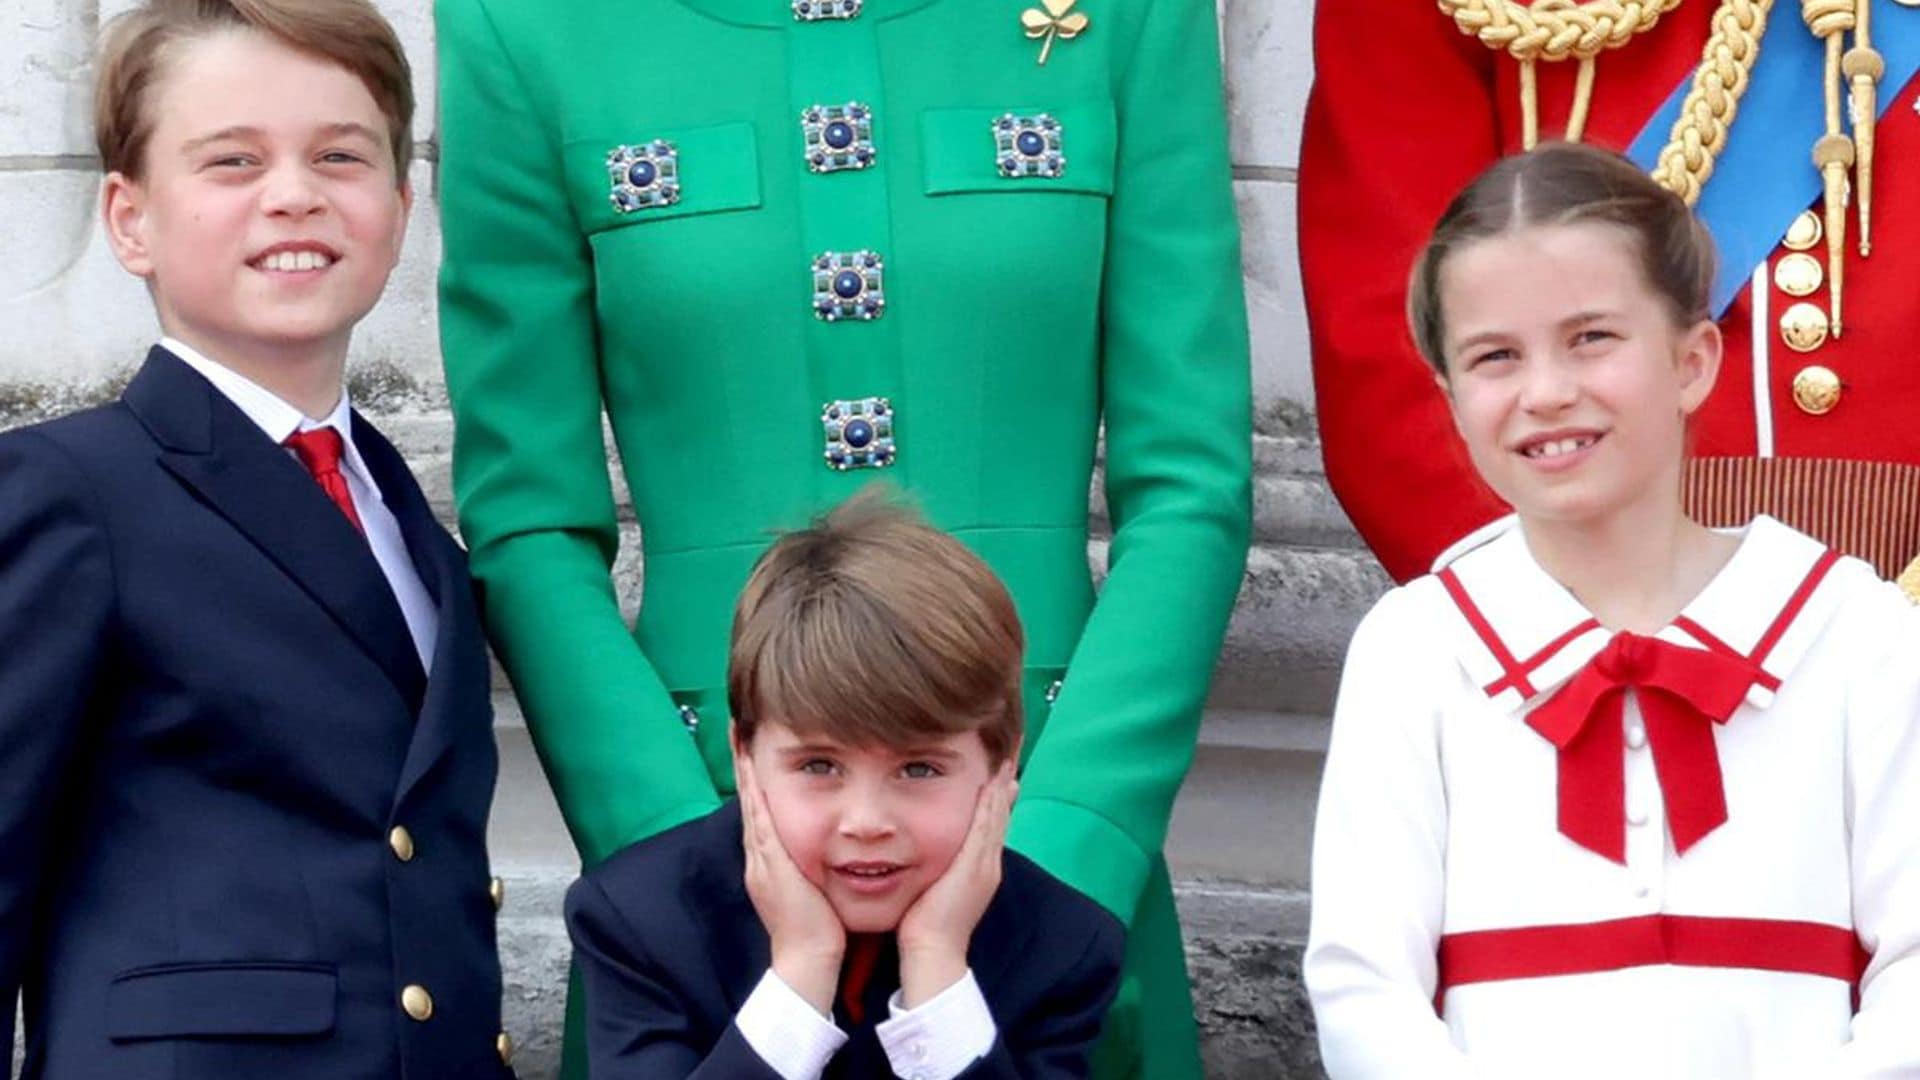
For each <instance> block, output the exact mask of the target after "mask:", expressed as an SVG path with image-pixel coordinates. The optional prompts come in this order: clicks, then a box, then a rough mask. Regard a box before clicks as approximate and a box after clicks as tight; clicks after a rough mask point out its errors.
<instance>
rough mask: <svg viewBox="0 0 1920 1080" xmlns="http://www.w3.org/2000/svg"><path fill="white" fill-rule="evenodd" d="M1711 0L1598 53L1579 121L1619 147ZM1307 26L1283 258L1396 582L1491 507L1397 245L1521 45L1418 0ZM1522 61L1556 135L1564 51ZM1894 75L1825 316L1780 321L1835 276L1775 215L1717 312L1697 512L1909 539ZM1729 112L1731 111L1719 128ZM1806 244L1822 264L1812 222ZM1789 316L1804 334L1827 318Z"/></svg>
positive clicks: (1914, 149) (1322, 404) (1682, 75)
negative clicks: (1296, 276)
mask: <svg viewBox="0 0 1920 1080" xmlns="http://www.w3.org/2000/svg"><path fill="white" fill-rule="evenodd" d="M1716 6H1717V3H1716V0H1683V2H1682V3H1681V4H1680V6H1679V7H1678V8H1677V9H1676V10H1673V11H1672V12H1670V13H1668V14H1667V15H1665V16H1664V17H1663V18H1662V19H1661V20H1660V21H1659V22H1658V24H1657V25H1655V26H1653V27H1652V28H1651V29H1648V30H1646V31H1645V32H1644V33H1641V34H1639V35H1637V36H1635V37H1634V38H1633V39H1632V40H1630V41H1628V42H1626V43H1625V44H1624V45H1623V46H1621V47H1619V48H1615V49H1611V50H1609V51H1606V52H1604V53H1602V54H1600V56H1599V57H1598V59H1597V64H1596V69H1595V70H1596V76H1597V77H1596V79H1595V83H1594V90H1593V94H1592V99H1591V113H1590V117H1589V119H1588V120H1587V124H1586V130H1585V133H1584V139H1585V141H1587V142H1591V143H1595V144H1598V145H1602V146H1607V147H1610V148H1613V149H1619V150H1624V149H1625V148H1626V147H1627V146H1628V145H1629V144H1631V143H1632V142H1633V141H1634V139H1635V137H1636V136H1638V135H1639V134H1640V132H1641V130H1642V128H1643V127H1645V126H1646V125H1647V122H1648V120H1649V118H1650V117H1651V116H1652V115H1653V114H1654V113H1655V112H1656V110H1658V109H1659V108H1660V106H1661V105H1662V104H1663V103H1664V102H1665V101H1666V100H1667V99H1668V97H1669V96H1670V95H1671V94H1672V93H1673V92H1674V90H1675V87H1676V86H1678V85H1680V84H1682V83H1683V82H1684V81H1685V80H1687V79H1689V78H1690V77H1691V75H1692V73H1693V72H1694V71H1695V69H1696V68H1698V67H1699V66H1700V64H1701V57H1702V48H1703V45H1704V44H1705V43H1706V42H1707V40H1708V36H1709V32H1710V27H1711V23H1712V19H1713V16H1714V14H1715V9H1716ZM1874 16H1875V17H1874V21H1873V30H1874V32H1875V33H1876V34H1879V35H1881V37H1882V38H1885V37H1887V36H1889V35H1893V34H1920V11H1914V10H1909V9H1907V8H1903V7H1894V6H1892V5H1890V4H1889V5H1882V4H1878V3H1876V5H1875V7H1874ZM1771 17H1772V19H1773V20H1775V21H1776V22H1777V21H1780V20H1790V21H1791V22H1792V23H1794V24H1795V25H1794V26H1791V27H1786V28H1781V29H1797V30H1799V31H1801V32H1803V33H1806V32H1808V31H1806V28H1805V27H1804V26H1803V25H1799V24H1800V19H1801V12H1800V5H1798V4H1794V3H1792V2H1790V0H1778V2H1776V3H1775V4H1774V5H1773V11H1772V16H1771ZM1314 48H1315V71H1316V77H1315V82H1314V87H1313V94H1312V97H1311V99H1310V101H1309V103H1308V107H1307V118H1306V130H1305V136H1304V141H1303V145H1302V150H1301V167H1300V257H1301V263H1302V268H1303V272H1304V277H1305V283H1306V300H1307V311H1308V317H1309V323H1310V325H1311V330H1312V338H1313V361H1314V379H1315V387H1316V392H1317V397H1318V406H1319V413H1320V425H1321V434H1322V438H1323V440H1324V446H1325V455H1326V463H1327V475H1328V479H1329V481H1330V483H1331V484H1332V486H1333V489H1334V491H1335V493H1336V494H1337V495H1338V496H1339V498H1340V501H1341V503H1342V504H1343V505H1344V506H1345V507H1346V509H1347V512H1348V514H1349V515H1350V516H1351V517H1352V518H1353V521H1354V523H1355V525H1356V526H1358V528H1359V530H1360V532H1361V535H1362V536H1364V537H1365V539H1366V540H1367V542H1368V543H1369V544H1370V545H1371V546H1372V547H1373V550H1374V551H1375V553H1376V554H1378V556H1379V557H1380V560H1381V562H1382V563H1384V564H1385V565H1386V567H1387V569H1388V571H1389V572H1391V573H1392V574H1393V576H1394V577H1395V578H1397V579H1400V580H1403V581H1404V580H1406V579H1408V578H1410V577H1413V576H1415V575H1417V574H1420V573H1423V572H1425V571H1426V570H1427V569H1428V567H1429V564H1430V563H1431V562H1432V561H1433V559H1434V558H1435V557H1436V556H1437V555H1438V554H1439V553H1440V552H1441V551H1442V550H1443V549H1445V548H1446V547H1447V546H1448V545H1449V544H1451V543H1453V542H1454V541H1456V540H1458V539H1459V538H1460V537H1462V536H1463V535H1464V534H1466V533H1468V532H1469V531H1471V530H1472V529H1474V528H1476V527H1478V526H1480V525H1483V524H1485V523H1487V522H1489V521H1491V520H1492V519H1494V518H1496V517H1498V516H1500V515H1501V514H1503V513H1505V512H1506V510H1505V507H1504V506H1503V505H1502V504H1501V503H1500V501H1499V500H1498V499H1496V498H1495V497H1494V496H1493V494H1492V493H1491V492H1490V491H1488V490H1487V488H1486V487H1485V486H1484V485H1483V484H1482V483H1481V482H1480V481H1479V479H1478V477H1476V476H1475V475H1474V473H1473V471H1472V469H1471V467H1470V466H1469V465H1468V463H1467V461H1466V455H1465V452H1464V450H1463V449H1462V448H1461V447H1460V444H1459V440H1458V439H1457V438H1456V437H1455V435H1454V432H1453V425H1452V422H1451V420H1450V419H1449V417H1448V415H1447V405H1446V402H1445V400H1444V398H1443V396H1442V395H1441V393H1440V392H1439V391H1438V390H1437V389H1436V388H1435V385H1434V380H1433V375H1432V372H1431V370H1430V369H1429V368H1427V367H1426V365H1425V363H1424V362H1423V361H1422V360H1421V359H1420V357H1419V355H1418V353H1417V352H1416V351H1415V350H1414V346H1413V342H1412V338H1411V336H1410V335H1409V333H1408V331H1407V329H1406V316H1405V297H1406V281H1407V275H1408V271H1409V270H1410V268H1411V266H1412V264H1413V260H1414V258H1415V257H1416V255H1417V254H1418V252H1419V250H1420V247H1421V246H1422V244H1423V243H1424V242H1425V240H1426V237H1427V234H1428V232H1429V231H1430V230H1431V229H1432V227H1433V225H1434V224H1435V223H1436V222H1437V221H1438V220H1439V218H1440V215H1441V212H1442V211H1443V210H1444V209H1445V207H1446V204H1447V203H1448V202H1449V201H1450V200H1451V199H1452V197H1453V195H1454V194H1455V193H1456V192H1458V191H1459V190H1460V189H1461V188H1462V187H1463V186H1465V184H1466V183H1467V182H1468V181H1469V180H1471V179H1472V178H1473V177H1474V176H1475V175H1476V174H1477V173H1479V172H1480V171H1481V170H1482V169H1483V168H1485V167H1486V166H1488V165H1489V164H1491V163H1492V162H1493V161H1494V160H1496V159H1497V158H1499V157H1500V156H1502V155H1504V154H1507V153H1511V152H1515V151H1518V150H1519V149H1521V147H1522V132H1521V126H1522V117H1521V112H1522V108H1521V102H1522V93H1521V86H1520V75H1521V68H1520V65H1519V64H1518V63H1517V62H1515V61H1514V60H1513V59H1512V58H1510V57H1509V56H1507V55H1505V54H1503V53H1500V52H1496V51H1495V50H1493V49H1490V48H1488V47H1487V46H1486V45H1484V44H1482V43H1481V42H1480V41H1478V40H1475V39H1474V38H1471V37H1468V36H1466V35H1465V34H1463V33H1462V32H1461V31H1460V30H1459V29H1458V28H1457V27H1456V25H1455V23H1454V21H1453V20H1452V19H1450V18H1448V17H1447V15H1446V14H1444V13H1442V12H1440V11H1438V10H1436V9H1435V8H1434V7H1433V5H1431V4H1422V3H1409V2H1406V0H1319V3H1318V7H1317V11H1316V24H1315V28H1314ZM1535 67H1536V70H1537V72H1538V102H1539V105H1538V113H1539V125H1540V137H1541V138H1543V139H1544V138H1558V137H1560V135H1561V133H1562V131H1563V130H1564V129H1565V126H1566V123H1567V120H1568V117H1569V114H1570V111H1571V110H1572V107H1573V102H1574V97H1575V77H1576V67H1577V65H1576V63H1574V62H1572V61H1568V62H1559V63H1548V62H1544V61H1543V62H1540V63H1537V64H1536V65H1535ZM1756 81H1757V80H1756ZM1891 83H1892V80H1888V83H1886V84H1883V85H1882V86H1881V87H1880V94H1881V96H1882V98H1883V99H1886V98H1888V97H1890V98H1891V101H1890V102H1888V103H1887V105H1886V107H1885V109H1884V111H1883V113H1882V116H1881V119H1880V121H1879V123H1878V125H1877V136H1878V138H1877V142H1878V148H1877V160H1878V164H1877V166H1876V168H1875V170H1874V173H1875V179H1874V194H1873V233H1872V236H1873V250H1872V254H1871V256H1870V257H1868V258H1862V257H1861V256H1860V253H1859V251H1858V249H1857V235H1858V232H1857V230H1858V219H1857V217H1855V216H1854V215H1853V214H1851V213H1850V214H1849V215H1848V218H1849V222H1848V223H1849V228H1850V231H1849V233H1848V238H1847V248H1846V255H1845V259H1846V265H1845V276H1844V324H1843V328H1842V329H1843V333H1842V334H1841V335H1840V336H1838V337H1834V336H1831V335H1827V336H1826V337H1825V340H1824V341H1823V342H1821V343H1819V344H1818V345H1816V346H1815V347H1813V348H1811V349H1807V350H1805V351H1801V349H1796V348H1794V347H1792V346H1790V345H1789V344H1788V343H1787V342H1786V340H1785V337H1784V335H1785V334H1786V330H1785V329H1784V328H1783V326H1782V325H1781V320H1782V318H1783V316H1786V315H1787V314H1788V312H1789V310H1790V309H1793V308H1794V305H1796V304H1802V303H1807V304H1811V305H1812V308H1811V309H1809V308H1807V307H1802V308H1800V309H1797V310H1794V311H1793V317H1794V318H1805V317H1809V311H1810V310H1811V311H1812V312H1813V313H1814V314H1818V313H1819V312H1820V311H1821V310H1826V309H1829V308H1830V302H1829V299H1828V293H1829V291H1830V285H1831V283H1830V282H1825V283H1823V284H1821V285H1820V286H1819V287H1818V288H1817V289H1815V290H1813V291H1812V292H1811V293H1808V292H1807V285H1806V281H1805V280H1804V278H1802V279H1800V280H1796V279H1795V277H1794V274H1795V272H1804V271H1805V270H1806V269H1807V266H1806V259H1805V258H1804V257H1803V258H1801V259H1799V260H1796V261H1795V262H1794V263H1792V264H1790V265H1789V266H1788V267H1786V268H1782V266H1781V263H1782V260H1785V259H1787V258H1788V257H1789V256H1791V255H1794V254H1796V252H1795V251H1794V250H1792V249H1790V248H1789V247H1788V245H1787V243H1786V241H1787V238H1788V233H1789V231H1790V227H1791V226H1792V225H1793V224H1794V221H1793V218H1792V216H1791V214H1789V215H1788V216H1787V220H1782V221H1780V222H1778V225H1777V227H1775V228H1774V231H1773V233H1772V234H1771V237H1770V238H1771V239H1772V240H1774V241H1776V242H1777V244H1778V246H1776V247H1775V249H1774V251H1773V253H1772V254H1771V255H1770V256H1769V257H1768V258H1767V260H1766V263H1765V264H1764V265H1763V266H1761V267H1759V268H1756V269H1757V270H1758V271H1760V272H1761V273H1760V274H1756V276H1755V281H1754V282H1753V283H1750V284H1748V285H1747V286H1746V287H1743V288H1742V289H1741V290H1740V292H1739V294H1738V295H1737V297H1736V298H1735V299H1734V301H1733V303H1732V305H1731V306H1730V307H1729V308H1728V309H1727V311H1726V312H1725V314H1724V316H1723V318H1722V320H1721V327H1722V330H1723V332H1724V335H1725V340H1726V358H1725V361H1724V363H1723V365H1722V367H1721V372H1720V381H1719V385H1718V388H1717V389H1716V390H1715V392H1714V394H1713V397H1712V399H1711V400H1710V401H1709V402H1708V403H1707V404H1706V406H1705V407H1704V409H1703V410H1702V412H1701V414H1700V415H1699V417H1698V419H1697V421H1696V426H1695V437H1696V441H1695V451H1696V453H1698V454H1699V455H1701V459H1702V460H1699V461H1696V463H1695V468H1694V470H1693V476H1692V477H1690V480H1689V501H1690V503H1691V504H1692V505H1693V507H1694V509H1695V510H1696V512H1700V513H1703V514H1704V516H1706V517H1707V518H1709V519H1712V518H1721V519H1726V520H1725V521H1717V522H1710V523H1730V521H1731V520H1745V518H1746V517H1749V516H1751V514H1752V513H1754V512H1758V511H1761V510H1765V511H1768V512H1771V513H1774V514H1776V515H1777V516H1780V517H1783V518H1785V519H1786V520H1788V521H1790V522H1793V523H1794V524H1796V525H1799V526H1800V527H1802V528H1804V529H1807V530H1808V531H1810V532H1813V533H1815V534H1816V535H1820V536H1821V537H1822V538H1823V539H1827V540H1829V541H1830V542H1833V543H1836V544H1837V545H1839V546H1841V547H1843V548H1847V549H1848V550H1850V551H1852V552H1853V553H1856V554H1860V555H1862V556H1864V557H1866V558H1868V559H1869V560H1870V561H1872V562H1873V563H1875V565H1876V566H1878V567H1879V569H1880V570H1881V572H1882V573H1884V574H1889V575H1891V574H1896V573H1899V572H1900V570H1901V568H1902V567H1906V566H1907V565H1908V562H1909V560H1912V559H1913V558H1914V557H1915V556H1916V555H1920V351H1916V346H1920V289H1916V287H1915V284H1914V282H1915V281H1916V280H1920V166H1917V165H1915V164H1914V163H1915V162H1917V161H1920V112H1917V111H1916V105H1920V101H1917V100H1916V98H1917V96H1920V79H1909V80H1907V81H1906V83H1905V85H1892V84H1891ZM1751 100H1752V95H1751V94H1749V98H1748V101H1749V102H1750V101H1751ZM1796 107H1804V108H1807V109H1811V110H1814V111H1815V113H1816V114H1818V113H1819V111H1820V110H1821V109H1822V101H1821V98H1820V96H1819V95H1818V94H1817V93H1816V94H1814V95H1812V96H1810V97H1809V98H1807V100H1805V101H1803V102H1797V103H1796ZM1747 116H1748V114H1747V113H1745V112H1743V113H1740V114H1738V115H1736V116H1735V118H1734V121H1733V131H1734V132H1736V133H1737V132H1739V130H1740V124H1741V123H1742V121H1743V119H1746V118H1747ZM1810 149H1811V148H1810V146H1809V145H1783V146H1781V147H1780V148H1779V168H1781V169H1801V170H1809V171H1811V170H1812V168H1813V166H1812V164H1811V162H1810V157H1809V151H1810ZM1712 182H1713V181H1712V178H1709V180H1708V188H1709V190H1711V185H1712ZM1819 202H1820V201H1819V200H1818V199H1817V198H1816V199H1815V201H1814V204H1813V206H1814V208H1815V209H1816V210H1817V209H1818V207H1819ZM1809 224H1810V222H1808V221H1802V222H1800V226H1801V230H1800V232H1799V234H1797V235H1795V236H1794V238H1793V240H1794V245H1795V247H1798V248H1806V247H1807V246H1808V244H1807V243H1806V240H1807V237H1806V236H1805V235H1804V233H1805V229H1806V227H1807V226H1808V225H1809ZM1721 240H1722V243H1723V244H1724V243H1725V238H1724V237H1722V238H1721ZM1805 255H1810V256H1812V257H1814V259H1816V260H1818V262H1819V265H1820V266H1822V267H1824V265H1825V249H1824V246H1823V245H1814V246H1813V247H1812V249H1811V250H1810V251H1806V252H1805ZM1730 272H1731V273H1734V274H1741V275H1745V274H1746V273H1747V272H1748V270H1747V268H1745V267H1733V268H1731V269H1730ZM1782 282H1784V283H1785V284H1787V285H1789V286H1792V287H1793V288H1794V289H1796V290H1797V291H1796V292H1795V293H1792V294H1790V293H1789V292H1788V291H1787V290H1786V289H1783V288H1782V284H1781V283H1782ZM1794 330H1795V333H1796V336H1797V343H1798V344H1799V345H1800V346H1802V347H1803V348H1804V347H1805V346H1806V345H1808V344H1809V343H1810V341H1811V340H1812V339H1813V338H1816V337H1820V336H1822V335H1821V334H1820V333H1818V331H1821V330H1824V326H1821V327H1810V326H1806V325H1796V326H1795V327H1794ZM1816 367H1817V368H1823V369H1826V371H1820V370H1812V369H1815V368H1816ZM1827 372H1831V373H1834V374H1836V375H1837V376H1838V382H1837V385H1836V384H1835V383H1834V382H1833V381H1832V380H1831V379H1830V378H1829V376H1828V375H1827ZM1716 459H1719V460H1716ZM1755 459H1761V461H1762V464H1761V465H1759V466H1755V464H1754V461H1755ZM1828 459H1837V460H1838V461H1839V462H1842V463H1857V462H1872V463H1879V464H1877V465H1873V466H1865V467H1862V466H1857V465H1852V464H1832V463H1831V462H1830V461H1829V460H1828ZM1721 466H1725V468H1720V467H1721ZM1728 478H1732V479H1728ZM1736 488H1737V489H1738V490H1734V489H1736ZM1842 489H1843V490H1844V494H1842V495H1839V496H1834V497H1831V498H1829V497H1828V496H1830V495H1832V493H1833V492H1834V491H1840V490H1842Z"/></svg>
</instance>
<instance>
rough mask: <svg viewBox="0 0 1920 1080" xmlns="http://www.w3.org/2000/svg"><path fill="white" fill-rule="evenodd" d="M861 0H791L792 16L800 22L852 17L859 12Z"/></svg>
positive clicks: (855, 16)
mask: <svg viewBox="0 0 1920 1080" xmlns="http://www.w3.org/2000/svg"><path fill="white" fill-rule="evenodd" d="M860 5H861V0H793V17H794V18H795V19H798V20H799V21H801V22H818V21H820V20H821V19H852V18H857V17H858V16H859V14H860Z"/></svg>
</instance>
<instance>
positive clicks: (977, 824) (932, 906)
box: [898, 757, 1020, 1009]
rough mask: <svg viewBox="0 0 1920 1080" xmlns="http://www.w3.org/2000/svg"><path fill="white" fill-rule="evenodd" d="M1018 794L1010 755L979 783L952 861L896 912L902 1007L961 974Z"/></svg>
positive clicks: (994, 887)
mask: <svg viewBox="0 0 1920 1080" xmlns="http://www.w3.org/2000/svg"><path fill="white" fill-rule="evenodd" d="M1019 793H1020V781H1019V780H1018V779H1017V778H1016V777H1015V775H1014V763H1013V759H1012V758H1011V757H1009V758H1008V759H1007V760H1006V761H1004V762H1002V763H1001V765H1000V769H999V771H998V772H996V773H994V775H993V777H992V778H991V779H989V780H988V781H987V782H986V783H985V784H984V785H982V786H981V788H980V795H979V798H978V800H977V801H976V802H975V803H974V808H973V824H972V826H971V827H969V828H968V830H967V838H966V840H965V841H963V842H962V843H961V845H960V851H959V854H957V855H955V856H954V857H953V864H952V865H951V866H949V867H947V869H946V872H945V873H943V874H941V875H940V879H939V880H938V881H935V882H934V883H933V884H932V885H931V886H929V887H928V888H927V891H926V892H924V893H921V894H920V897H919V899H917V900H915V901H914V902H913V905H912V906H911V907H909V908H907V912H906V914H905V915H904V916H902V917H901V920H900V929H899V931H898V938H899V943H900V990H901V996H902V998H903V1003H904V1004H905V1005H906V1007H907V1008H909V1009H912V1008H917V1007H919V1006H920V1005H923V1004H925V1003H926V1002H927V1001H929V1000H931V999H932V998H934V997H936V996H938V995H939V994H940V992H941V991H943V990H945V989H947V988H948V987H950V986H952V985H953V984H954V983H956V982H959V981H960V978H961V977H962V976H963V975H965V974H966V971H967V945H968V943H969V942H971V941H972V940H973V931H974V928H975V927H977V926H979V925H980V917H981V916H982V915H984V914H986V910H987V905H988V904H989V903H991V902H992V900H993V894H994V893H995V892H997V891H998V890H999V888H1000V854H1001V852H1002V850H1003V849H1004V848H1005V847H1006V840H1007V819H1008V816H1009V815H1010V814H1011V813H1012V810H1013V800H1014V798H1015V797H1016V796H1018V795H1019Z"/></svg>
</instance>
